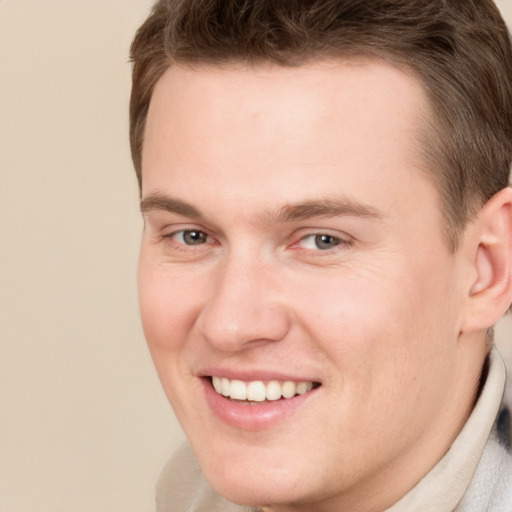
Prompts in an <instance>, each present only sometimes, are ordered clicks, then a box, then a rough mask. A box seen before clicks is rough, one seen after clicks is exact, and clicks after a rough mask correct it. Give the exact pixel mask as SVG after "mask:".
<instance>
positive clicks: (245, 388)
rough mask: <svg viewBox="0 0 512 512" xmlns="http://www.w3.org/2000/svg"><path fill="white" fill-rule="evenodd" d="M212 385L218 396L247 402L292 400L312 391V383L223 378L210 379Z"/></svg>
mask: <svg viewBox="0 0 512 512" xmlns="http://www.w3.org/2000/svg"><path fill="white" fill-rule="evenodd" d="M212 384H213V387H214V389H215V391H216V392H217V393H219V395H223V396H225V397H229V398H232V399H234V400H248V401H250V402H264V401H265V400H279V399H280V398H281V397H283V398H292V397H294V396H295V395H303V394H304V393H307V392H308V391H311V390H312V389H313V383H312V382H308V381H303V382H293V381H291V380H287V381H284V382H279V381H277V380H271V381H269V382H268V383H267V384H265V383H264V382H263V381H261V380H253V381H251V382H243V381H241V380H229V379H226V378H225V377H222V378H221V377H212Z"/></svg>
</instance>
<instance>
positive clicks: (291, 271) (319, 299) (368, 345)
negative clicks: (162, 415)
mask: <svg viewBox="0 0 512 512" xmlns="http://www.w3.org/2000/svg"><path fill="white" fill-rule="evenodd" d="M428 115H429V110H428V105H427V104H426V100H425V95H424V93H423V90H422V88H421V86H420V85H419V83H418V82H417V81H416V80H415V78H414V77H411V76H410V75H408V74H405V73H403V72H402V71H400V70H398V69H396V68H394V67H391V66H390V65H387V64H385V63H379V62H362V61H361V62H359V61H350V62H340V61H325V62H322V63H316V64H308V65H304V66H301V67H299V68H283V67H279V66H274V65H270V64H268V65H259V66H257V67H252V68H250V67H244V66H242V65H233V66H231V67H224V68H215V67H207V66H203V67H195V68H194V69H190V68H187V67H185V66H173V67H172V68H170V69H169V70H168V71H167V72H166V73H165V74H164V75H163V77H162V78H161V79H160V80H159V82H158V83H157V85H156V88H155V91H154V94H153V98H152V101H151V106H150V110H149V115H148V119H147V126H146V134H145V144H144V150H143V164H142V165H143V189H142V200H143V203H142V204H143V213H144V220H145V228H144V234H143V238H142V246H141V253H140V264H139V290H140V307H141V314H142V321H143V326H144V331H145V334H146V338H147V342H148V345H149V348H150V351H151V354H152V357H153V360H154V363H155V366H156V369H157V371H158V374H159V377H160V379H161V381H162V384H163V387H164V389H165V391H166V393H167V396H168V398H169V400H170V402H171V404H172V406H173V408H174V410H175V413H176V415H177V417H178V419H179V421H180V423H181V425H182V427H183V429H184V431H185V433H186V435H187V437H188V438H189V440H190V443H191V446H192V448H193V450H194V452H195V454H196V457H197V458H198V461H199V463H200V466H201V468H202V471H203V473H204V475H205V477H206V479H207V480H208V481H209V483H210V484H211V485H212V487H213V488H214V489H215V490H216V491H217V492H219V493H220V494H222V495H224V496H226V497H227V498H228V499H230V500H232V501H235V502H237V503H243V504H249V505H257V506H262V507H263V508H264V510H266V511H288V510H296V511H299V510H315V511H320V512H327V511H334V510H336V511H340V510H350V511H352V512H358V511H361V512H363V511H364V512H371V511H375V512H377V511H382V510H384V509H385V508H387V507H389V506H391V505H392V504H393V503H395V502H396V501H397V500H398V499H399V498H400V497H401V496H403V495H404V494H406V493H407V491H408V490H410V489H411V488H412V487H413V486H414V485H415V484H416V483H417V482H418V481H419V480H420V479H421V478H422V477H423V476H424V475H425V474H426V473H427V472H428V471H429V470H430V469H431V468H432V467H433V466H434V465H435V463H436V462H437V461H438V460H439V459H440V458H441V457H442V456H443V455H444V454H445V453H446V451H447V449H448V447H449V446H450V444H451V443H452V441H453V440H454V438H455V437H456V435H457V433H458V432H459V431H460V429H461V427H462V425H463V424H464V422H465V420H466V419H467V417H468V415H469V413H470V410H471V407H472V405H473V401H474V398H475V394H476V390H477V386H478V382H479V377H480V370H481V367H482V363H483V360H484V358H485V354H486V348H485V344H484V342H483V336H482V332H481V331H478V329H477V328H476V327H475V328H474V329H473V330H472V331H471V332H470V331H468V330H467V329H466V328H465V326H466V323H465V322H466V319H467V317H468V311H469V309H468V308H469V306H468V304H469V301H468V295H469V294H470V290H471V286H472V285H473V284H474V282H475V279H476V277H475V272H474V269H473V267H472V266H471V265H470V264H469V263H470V262H471V263H472V260H473V259H474V258H473V254H472V253H471V256H469V257H468V254H470V251H469V250H468V244H469V242H467V240H470V241H471V240H473V239H472V238H471V237H469V238H468V237H466V238H465V239H464V241H463V243H462V249H460V250H459V251H457V252H456V253H451V252H450V251H449V250H448V248H447V246H446V243H445V239H444V237H443V230H442V219H441V213H440V206H439V197H438V193H437V192H436V190H435V189H434V187H433V185H432V182H431V181H430V180H429V179H428V178H427V177H426V173H425V169H424V168H423V164H422V162H421V158H420V154H421V152H420V150H419V144H418V137H419V133H420V130H421V127H422V124H423V122H424V119H425V116H428ZM303 203H307V205H306V206H308V207H309V210H308V208H305V207H302V208H299V207H293V205H297V204H303ZM321 205H324V206H325V205H328V206H329V209H328V211H321V208H319V206H321ZM308 212H309V213H308ZM183 230H185V231H186V230H188V231H190V230H195V231H199V232H201V233H204V236H203V238H200V240H201V243H198V244H193V245H189V244H187V241H190V239H189V238H186V237H185V238H184V237H183ZM319 234H326V235H329V236H330V237H332V238H328V239H327V240H328V241H329V243H328V244H327V245H328V247H327V248H326V249H325V248H319V246H318V244H316V242H317V241H318V239H316V238H315V236H316V235H319ZM483 259H485V255H483ZM207 368H230V369H234V370H235V371H248V372H252V374H258V372H265V371H272V372H285V373H286V375H292V376H294V377H297V378H305V379H308V380H312V381H315V382H318V383H320V384H321V386H320V387H319V388H318V389H316V390H315V392H314V394H311V396H310V397H309V398H308V400H306V401H304V403H303V404H302V405H301V406H300V407H299V408H297V410H296V411H295V412H293V413H292V414H291V415H289V416H287V417H286V418H285V419H284V420H282V421H279V422H277V423H276V424H273V425H271V426H270V427H269V428H264V429H257V430H250V429H243V428H234V427H233V426H231V425H228V424H226V423H224V422H223V421H221V420H220V419H219V418H218V417H217V416H216V415H215V414H213V412H212V410H211V409H210V407H209V406H208V405H207V403H206V400H205V396H204V385H203V384H204V379H203V376H204V372H205V369H207Z"/></svg>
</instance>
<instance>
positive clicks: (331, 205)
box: [266, 198, 383, 223]
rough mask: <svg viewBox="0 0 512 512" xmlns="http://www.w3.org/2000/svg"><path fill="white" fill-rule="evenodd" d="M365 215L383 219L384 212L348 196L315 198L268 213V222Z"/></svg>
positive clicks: (370, 217) (369, 217)
mask: <svg viewBox="0 0 512 512" xmlns="http://www.w3.org/2000/svg"><path fill="white" fill-rule="evenodd" d="M338 216H351V217H365V218H368V219H381V218H382V217H383V214H382V213H381V212H380V211H379V210H377V209H376V208H374V207H373V206H370V205H366V204H363V203H359V202H356V201H353V200H351V199H347V198H339V199H330V198H326V199H315V200H311V201H304V202H301V203H296V204H289V205H286V206H283V207H282V208H279V209H278V210H276V211H274V212H271V213H270V214H269V215H267V216H266V217H267V222H270V223H282V222H290V221H297V220H306V219H311V218H314V217H338Z"/></svg>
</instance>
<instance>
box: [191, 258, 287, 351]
mask: <svg viewBox="0 0 512 512" xmlns="http://www.w3.org/2000/svg"><path fill="white" fill-rule="evenodd" d="M212 281H213V286H212V289H211V291H210V294H209V295H208V300H207V301H206V302H205V304H204V306H203V308H202V309H201V311H200V313H199V315H198V318H197V327H198V329H199V332H200V334H201V335H202V336H203V337H204V338H205V339H206V340H207V342H208V343H210V344H211V345H213V346H214V347H216V348H217V349H218V350H222V351H228V352H234V351H239V350H244V349H247V348H248V347H249V346H251V347H252V346H255V344H261V343H265V342H272V341H279V340H281V339H283V338H284V337H285V336H286V334H287V333H288V331H289V329H290V316H289V312H288V310H287V308H286V306H285V305H284V304H283V303H282V302H283V301H282V300H281V298H280V294H279V293H277V290H276V286H275V283H276V280H275V272H272V271H271V269H269V268H265V266H264V265H263V264H261V262H257V261H248V260H247V258H246V259H245V260H243V259H240V258H238V259H235V258H232V259H231V260H229V261H225V262H224V263H223V264H222V265H219V268H217V269H216V270H215V275H214V278H213V279H212Z"/></svg>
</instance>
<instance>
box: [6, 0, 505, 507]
mask: <svg viewBox="0 0 512 512" xmlns="http://www.w3.org/2000/svg"><path fill="white" fill-rule="evenodd" d="M150 4H151V1H150V0H75V1H73V0H0V173H1V185H0V187H1V188H0V244H1V246H0V327H1V332H2V338H1V341H0V512H33V511H37V512H70V511H71V512H82V511H83V512H113V511H115V512H143V511H147V512H148V511H151V510H154V504H153V500H154V498H153V487H154V483H155V480H156V477H157V474H158V472H159V470H160V468H161V466H162V465H163V464H164V462H165V461H166V459H167V458H168V456H169V455H170V453H171V452H172V451H173V449H174V448H175V447H176V446H177V444H178V443H179V442H181V440H182V439H183V434H182V433H181V431H180V429H179V427H178V425H177V423H176V421H175V419H174V416H173V415H172V413H171V410H170V407H169V406H168V404H167V401H166V399H165V397H164V394H163V392H162V391H161V389H160V385H159V383H158V381H157V378H156V375H155V373H154V370H153V367H152V363H151V361H150V357H149V355H148V352H147V349H146V346H145V342H144V339H143V334H142V330H141V327H140V323H139V319H138V310H137V299H136V283H135V272H136V261H137V250H138V242H139V233H140V229H141V222H140V218H139V213H138V196H137V187H136V180H135V176H134V173H133V170H132V166H131V161H130V157H129V148H128V138H127V130H128V126H127V125H128V123H127V104H128V96H129V87H130V76H129V75H130V66H129V64H128V57H127V55H128V47H129V44H130V41H131V38H132V36H133V33H134V31H135V29H136V27H137V26H138V25H139V24H140V23H141V22H142V20H143V19H144V17H145V15H146V14H147V12H148V9H149V7H150ZM499 5H500V7H501V8H502V9H503V12H504V13H505V15H506V17H507V20H508V21H509V24H512V2H511V0H502V1H501V2H499ZM511 324H512V322H511V321H510V320H509V321H508V325H506V326H503V327H501V328H500V334H499V337H500V339H501V340H502V341H501V343H502V344H503V345H504V348H505V351H509V352H510V350H511V349H510V346H511V345H510V343H509V342H508V339H509V336H510V333H511V332H512V328H511Z"/></svg>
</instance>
